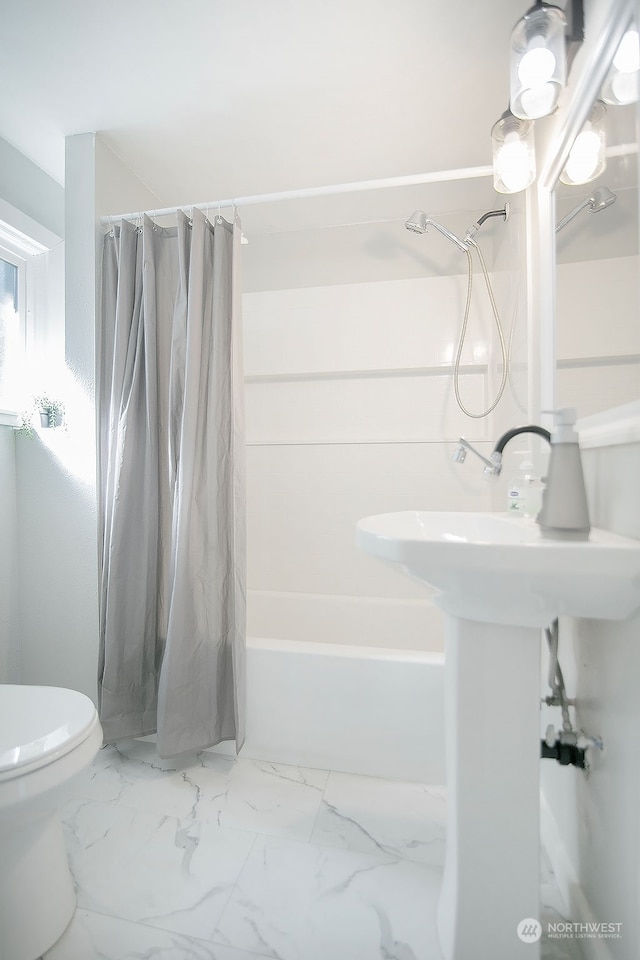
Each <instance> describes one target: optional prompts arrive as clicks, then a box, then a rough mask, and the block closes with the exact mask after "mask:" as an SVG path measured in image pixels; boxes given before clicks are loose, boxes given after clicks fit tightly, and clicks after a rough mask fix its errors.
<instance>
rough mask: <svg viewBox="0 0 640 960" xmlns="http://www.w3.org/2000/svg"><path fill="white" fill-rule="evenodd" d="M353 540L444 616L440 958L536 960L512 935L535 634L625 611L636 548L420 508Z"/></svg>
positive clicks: (528, 830)
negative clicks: (556, 537) (423, 588)
mask: <svg viewBox="0 0 640 960" xmlns="http://www.w3.org/2000/svg"><path fill="white" fill-rule="evenodd" d="M356 540H357V543H358V545H359V546H360V547H361V548H362V549H363V550H364V551H365V552H366V553H369V554H371V555H372V556H375V557H379V558H380V559H382V560H385V561H388V562H391V563H394V564H397V565H399V566H400V567H401V568H402V569H403V570H404V571H405V572H406V573H407V574H408V575H409V576H412V577H415V578H418V579H419V580H422V581H423V582H425V583H427V584H430V585H431V586H432V587H434V588H435V589H436V591H437V595H436V597H435V598H434V602H435V603H436V604H437V606H439V607H440V608H441V609H442V610H444V612H445V613H446V614H447V617H446V654H445V685H446V694H445V704H446V707H445V709H446V730H447V732H446V738H447V746H446V752H447V788H448V812H447V852H446V859H445V871H444V878H443V884H442V893H441V897H440V904H439V914H438V929H439V934H440V942H441V946H442V950H443V953H444V956H445V958H446V960H478V958H479V957H491V958H492V960H525V958H526V960H538V958H539V955H540V953H539V943H538V942H537V941H535V940H533V939H532V938H531V937H528V938H527V937H525V939H521V938H520V937H519V936H518V926H519V925H520V924H521V922H522V921H523V920H527V919H533V920H535V919H537V918H538V914H539V890H540V879H539V846H540V839H539V769H540V726H539V724H540V720H539V712H540V693H541V690H540V639H541V628H542V627H546V626H548V625H549V624H550V623H551V622H552V621H553V620H554V619H555V618H556V617H558V616H560V615H567V616H573V617H594V618H597V619H612V620H622V619H626V618H627V617H630V616H632V615H633V614H634V613H635V611H636V610H638V609H639V608H640V541H637V540H629V539H626V538H624V537H617V536H615V535H614V534H610V533H607V532H606V531H603V530H592V531H591V536H590V539H589V540H588V541H586V542H585V541H583V542H567V543H565V542H558V541H551V540H543V539H542V538H541V537H540V532H539V529H538V527H537V526H536V524H535V523H533V522H532V521H528V520H524V519H522V518H513V517H510V516H509V515H508V514H490V513H429V512H404V513H389V514H382V515H380V516H376V517H367V518H365V519H364V520H361V521H360V522H359V523H358V525H357V531H356ZM547 762H551V761H547Z"/></svg>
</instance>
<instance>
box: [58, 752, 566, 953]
mask: <svg viewBox="0 0 640 960" xmlns="http://www.w3.org/2000/svg"><path fill="white" fill-rule="evenodd" d="M72 790H73V793H72V795H70V796H69V800H68V803H67V804H66V806H65V808H64V824H65V831H66V837H67V844H68V849H69V855H70V862H71V869H72V873H73V876H74V880H75V883H76V887H77V896H78V906H77V910H76V913H75V915H74V918H73V921H72V923H71V925H70V926H69V928H68V929H67V931H66V932H65V934H64V935H63V937H62V938H61V939H60V940H59V941H58V943H57V944H56V945H55V946H54V947H53V948H52V949H51V950H49V951H48V952H47V953H46V954H45V957H44V958H43V960H94V958H96V960H139V958H149V960H274V958H275V960H442V956H441V952H440V949H439V946H438V942H437V933H436V904H437V897H438V892H439V888H440V881H441V871H442V863H443V856H444V824H445V803H446V797H445V792H444V789H443V788H442V787H429V786H423V785H420V784H412V783H398V782H394V781H386V780H379V779H374V778H371V777H361V776H353V775H350V774H343V773H336V772H330V771H326V770H311V769H305V768H300V767H292V766H285V765H284V764H273V763H265V762H259V761H255V760H245V759H242V758H240V759H235V758H231V757H226V756H220V755H216V754H213V753H208V752H203V753H201V754H199V755H198V756H197V757H191V758H188V759H186V760H184V762H180V763H178V762H176V761H171V762H168V761H161V760H159V759H158V758H157V756H156V753H155V746H154V744H153V743H150V742H144V741H127V742H123V743H120V744H118V746H117V747H114V746H110V747H105V748H104V749H103V750H101V751H100V753H99V754H98V756H97V758H96V760H95V762H94V764H93V765H92V766H91V767H90V768H89V769H88V770H87V771H85V772H84V773H83V774H81V775H80V776H79V777H78V778H76V780H75V782H74V784H73V787H72ZM542 895H543V902H544V904H545V917H546V918H548V919H554V918H556V919H557V918H558V916H559V915H560V916H561V915H562V912H563V908H562V904H561V902H560V901H559V895H558V893H557V889H556V888H555V886H554V883H553V875H552V873H551V871H550V869H549V868H548V865H547V866H545V867H544V869H543V878H542ZM543 919H544V918H543ZM574 946H575V945H572V944H568V943H567V942H566V941H565V942H562V943H560V942H555V943H552V942H550V943H543V951H542V952H543V957H544V960H578V954H575V953H571V952H567V950H570V949H571V948H572V947H574ZM478 960H485V958H484V957H483V956H481V954H480V953H479V956H478ZM486 960H489V958H486ZM491 960H502V958H491ZM504 960H508V958H504Z"/></svg>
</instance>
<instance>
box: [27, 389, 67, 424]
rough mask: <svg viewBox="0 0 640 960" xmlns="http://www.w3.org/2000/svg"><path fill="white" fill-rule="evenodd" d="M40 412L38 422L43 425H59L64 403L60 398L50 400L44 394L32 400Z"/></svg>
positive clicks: (62, 416) (62, 417)
mask: <svg viewBox="0 0 640 960" xmlns="http://www.w3.org/2000/svg"><path fill="white" fill-rule="evenodd" d="M34 403H35V405H36V407H37V408H38V411H39V412H40V422H41V425H42V426H43V427H60V426H62V422H63V420H64V403H62V401H61V400H52V399H51V397H48V396H47V395H46V394H44V395H43V396H41V397H36V398H35V400H34Z"/></svg>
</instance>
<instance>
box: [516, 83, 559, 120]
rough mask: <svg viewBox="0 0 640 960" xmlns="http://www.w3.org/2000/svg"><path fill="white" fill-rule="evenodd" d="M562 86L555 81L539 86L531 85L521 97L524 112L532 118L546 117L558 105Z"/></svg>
mask: <svg viewBox="0 0 640 960" xmlns="http://www.w3.org/2000/svg"><path fill="white" fill-rule="evenodd" d="M559 92H560V88H559V87H558V86H557V84H555V83H543V84H541V85H540V86H537V87H530V88H529V89H528V90H525V91H524V92H523V93H522V95H521V97H520V105H521V107H522V112H523V113H525V114H526V115H527V117H528V118H529V119H530V120H537V119H538V118H539V117H546V116H547V115H548V114H550V113H551V111H552V110H553V108H554V107H555V105H556V100H557V99H558V94H559Z"/></svg>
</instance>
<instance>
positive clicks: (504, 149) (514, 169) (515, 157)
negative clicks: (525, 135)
mask: <svg viewBox="0 0 640 960" xmlns="http://www.w3.org/2000/svg"><path fill="white" fill-rule="evenodd" d="M495 168H496V173H497V175H498V177H499V178H500V180H502V182H503V184H504V185H505V187H506V188H507V190H508V191H509V192H510V193H518V192H519V191H520V190H524V189H525V187H528V186H529V184H530V183H531V182H532V179H533V178H532V176H531V164H530V155H529V150H528V148H527V145H526V144H525V143H523V142H522V140H520V138H519V137H518V134H517V133H508V134H507V135H506V137H505V138H504V144H503V145H502V146H501V147H500V149H499V151H498V153H497V155H496V159H495Z"/></svg>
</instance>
